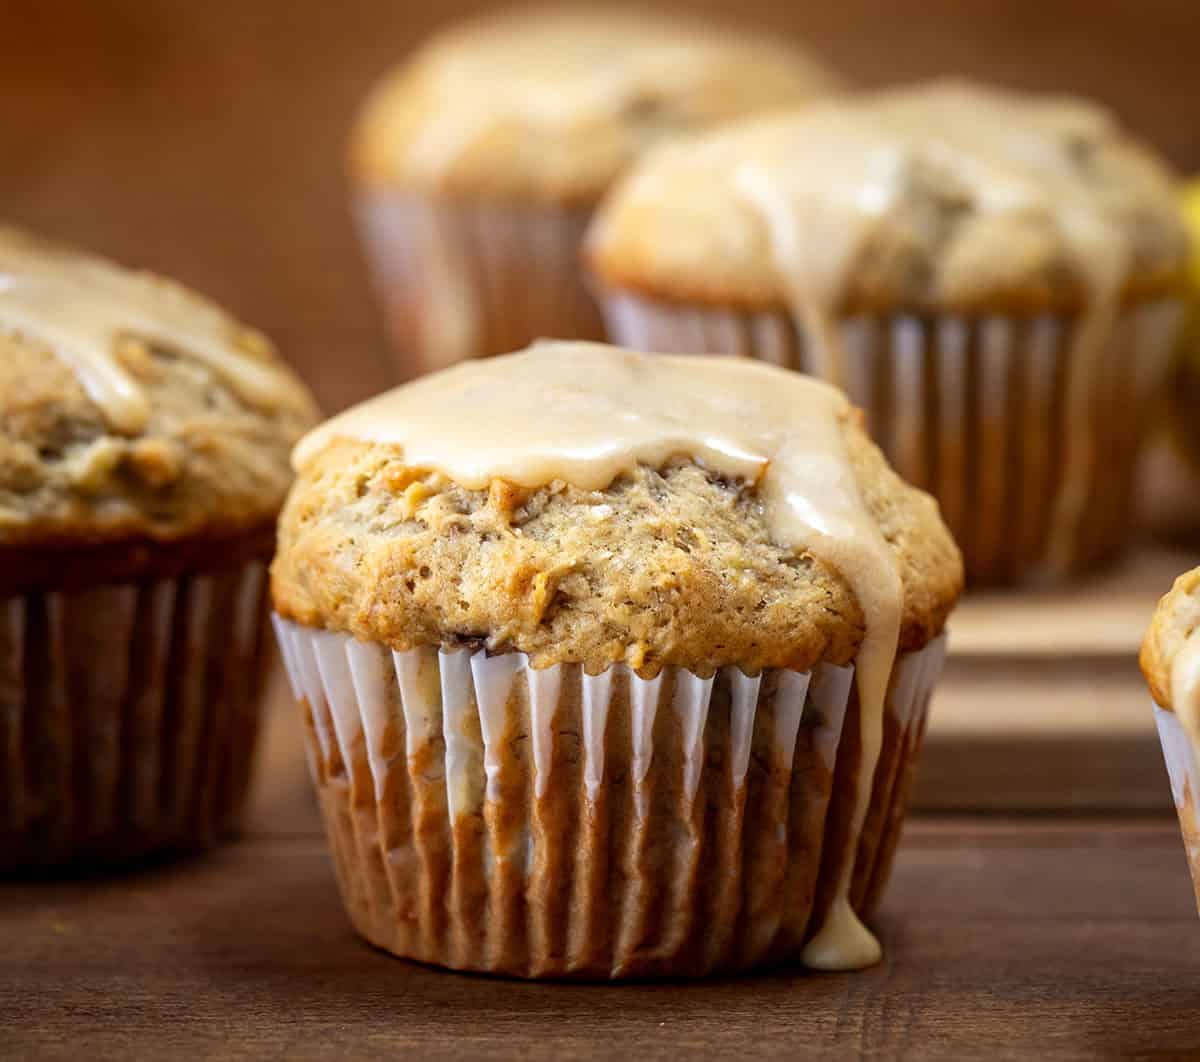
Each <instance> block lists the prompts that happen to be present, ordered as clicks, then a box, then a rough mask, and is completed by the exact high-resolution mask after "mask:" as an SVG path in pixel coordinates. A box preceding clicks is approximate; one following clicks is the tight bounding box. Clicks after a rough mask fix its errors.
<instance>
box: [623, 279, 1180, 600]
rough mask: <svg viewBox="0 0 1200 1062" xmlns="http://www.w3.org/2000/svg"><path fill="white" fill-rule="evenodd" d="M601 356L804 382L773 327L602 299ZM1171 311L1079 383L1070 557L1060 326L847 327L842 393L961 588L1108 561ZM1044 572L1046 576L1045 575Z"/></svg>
mask: <svg viewBox="0 0 1200 1062" xmlns="http://www.w3.org/2000/svg"><path fill="white" fill-rule="evenodd" d="M601 305H602V308H603V311H604V316H605V321H606V324H607V326H608V330H609V334H610V335H611V337H612V339H613V341H614V342H616V343H619V344H621V345H623V346H628V347H633V348H636V349H640V350H652V351H662V352H685V353H714V354H739V355H744V356H750V357H756V358H761V359H763V360H765V361H769V362H773V363H775V364H778V365H783V366H785V367H787V368H793V369H798V370H800V371H802V372H816V371H817V366H816V360H815V358H814V356H813V352H812V350H811V349H810V346H809V344H808V343H807V342H806V340H805V337H804V332H803V329H801V328H798V327H797V326H796V324H795V323H794V322H793V321H792V319H791V318H790V317H789V316H788V315H786V314H783V313H777V312H762V313H742V312H737V311H728V310H720V309H710V308H705V307H697V306H692V305H689V304H675V303H666V302H660V301H656V300H653V299H648V298H644V297H642V296H640V295H636V294H632V293H629V292H623V291H616V290H612V291H607V292H601ZM1182 311H1183V307H1182V305H1181V303H1180V301H1179V300H1178V299H1159V300H1156V301H1153V302H1146V303H1143V304H1141V305H1137V306H1132V307H1130V308H1128V309H1127V310H1125V311H1124V312H1123V313H1122V315H1121V316H1120V318H1119V319H1118V321H1117V323H1116V326H1115V327H1114V329H1113V334H1112V338H1111V341H1110V343H1109V344H1108V345H1107V347H1106V348H1105V350H1104V351H1102V352H1100V355H1099V356H1098V357H1097V358H1096V369H1095V371H1094V372H1093V373H1092V374H1091V375H1090V378H1089V382H1090V384H1091V386H1092V388H1093V394H1092V397H1091V407H1092V411H1093V412H1092V417H1091V423H1090V426H1089V430H1090V431H1091V446H1090V450H1091V454H1092V461H1091V467H1090V469H1089V470H1088V475H1087V479H1086V482H1087V484H1088V485H1089V493H1088V497H1087V501H1086V505H1085V507H1084V511H1083V513H1082V517H1081V519H1080V520H1079V521H1078V532H1077V534H1076V535H1075V536H1074V538H1075V540H1074V541H1073V542H1066V543H1055V542H1052V541H1051V537H1052V529H1053V517H1054V513H1055V510H1056V507H1057V504H1058V502H1059V501H1060V498H1061V489H1062V488H1063V486H1064V473H1063V466H1064V462H1065V460H1066V454H1067V446H1068V433H1069V432H1070V431H1073V430H1075V427H1076V426H1075V425H1073V424H1072V423H1071V417H1070V410H1069V403H1068V402H1067V401H1066V397H1065V388H1066V382H1067V378H1068V373H1067V361H1068V360H1069V359H1068V355H1069V352H1070V350H1071V342H1070V341H1071V338H1072V334H1073V331H1074V329H1075V327H1076V325H1077V323H1078V322H1077V319H1076V318H1072V317H1063V316H1055V315H1049V314H1043V315H1040V316H1035V317H1027V318H1016V317H1006V316H987V317H954V316H941V317H916V316H911V315H905V314H901V315H897V316H880V317H873V316H860V317H849V318H846V319H845V320H843V321H842V322H841V324H840V328H841V341H842V345H843V349H844V351H845V355H846V364H845V372H846V390H847V391H848V393H849V394H850V397H851V399H852V400H853V401H854V403H855V404H856V405H859V406H861V407H862V408H863V409H864V410H866V413H867V426H868V429H869V430H870V433H871V435H872V437H873V438H874V439H875V441H876V442H877V443H878V444H879V446H880V448H881V449H882V450H883V451H884V453H885V454H886V455H887V457H888V459H889V461H890V462H891V463H892V465H893V466H894V467H895V469H896V471H897V472H898V473H899V474H900V475H901V476H902V477H903V478H904V479H906V480H908V482H910V483H912V484H914V485H915V486H918V487H921V488H923V489H924V490H927V491H929V492H930V493H932V494H933V495H934V496H935V497H936V498H937V499H938V502H939V503H940V505H941V509H942V516H943V518H944V519H945V521H946V523H947V525H948V526H949V527H950V530H951V532H952V533H953V534H954V537H955V539H956V540H957V541H958V544H959V546H960V547H961V549H962V551H963V557H964V561H965V563H966V568H967V576H968V579H969V580H970V581H971V582H972V583H975V584H983V583H1006V582H1014V581H1019V580H1022V579H1026V578H1029V577H1031V576H1040V577H1050V578H1056V577H1062V576H1064V575H1067V574H1070V573H1072V572H1075V571H1079V570H1083V569H1086V568H1090V567H1093V566H1094V565H1096V564H1098V563H1100V562H1102V561H1104V560H1106V559H1109V558H1110V557H1112V556H1113V555H1114V554H1115V553H1117V552H1118V551H1119V549H1120V548H1121V546H1122V545H1123V544H1124V541H1125V539H1126V536H1127V532H1128V530H1129V528H1130V526H1131V523H1132V517H1133V509H1134V506H1133V499H1132V497H1131V493H1132V488H1133V481H1134V468H1135V461H1136V457H1137V454H1138V450H1139V447H1140V445H1141V442H1142V439H1143V436H1144V434H1145V427H1146V421H1147V416H1148V413H1149V411H1150V408H1151V406H1152V404H1153V400H1154V398H1155V397H1156V395H1157V392H1158V388H1159V387H1160V385H1161V383H1162V381H1163V378H1164V374H1165V372H1166V370H1167V368H1168V365H1169V361H1170V357H1171V351H1172V347H1173V345H1174V340H1175V336H1176V334H1177V332H1178V328H1179V325H1180V322H1181V320H1182ZM1052 562H1053V568H1052V567H1051V564H1052Z"/></svg>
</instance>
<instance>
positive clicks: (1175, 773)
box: [1154, 707, 1200, 910]
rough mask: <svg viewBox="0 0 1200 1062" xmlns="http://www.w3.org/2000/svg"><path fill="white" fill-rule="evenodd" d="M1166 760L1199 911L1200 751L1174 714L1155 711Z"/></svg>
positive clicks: (1160, 710) (1157, 709)
mask: <svg viewBox="0 0 1200 1062" xmlns="http://www.w3.org/2000/svg"><path fill="white" fill-rule="evenodd" d="M1154 721H1155V722H1156V723H1157V724H1158V737H1159V740H1160V741H1161V742H1162V749H1163V758H1164V759H1165V760H1166V761H1167V774H1168V775H1169V776H1170V779H1171V796H1172V797H1173V798H1174V800H1175V810H1176V811H1178V812H1179V828H1180V831H1181V832H1182V833H1183V846H1184V848H1185V849H1186V851H1187V858H1188V867H1189V868H1190V869H1191V872H1192V883H1193V885H1194V886H1195V888H1196V906H1197V909H1198V910H1200V749H1197V747H1196V745H1195V744H1194V743H1193V742H1192V740H1191V738H1189V737H1188V734H1187V731H1185V730H1184V729H1183V726H1182V725H1181V724H1180V722H1179V717H1178V716H1177V715H1176V714H1175V713H1174V712H1168V711H1166V710H1164V709H1162V708H1158V707H1156V708H1155V709H1154Z"/></svg>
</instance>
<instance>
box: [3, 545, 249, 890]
mask: <svg viewBox="0 0 1200 1062" xmlns="http://www.w3.org/2000/svg"><path fill="white" fill-rule="evenodd" d="M231 551H232V552H233V553H234V554H236V553H237V549H236V547H231ZM219 556H220V555H219V554H215V555H214V554H213V552H212V551H211V550H210V560H209V563H208V566H207V568H201V569H199V570H195V571H191V572H188V573H182V574H176V575H173V576H170V577H159V578H147V579H144V580H141V581H130V582H116V583H107V584H103V585H93V586H90V587H78V586H74V587H72V588H70V589H63V590H52V591H34V590H27V591H25V592H22V593H15V594H11V595H10V596H7V597H4V598H0V871H3V872H12V871H17V870H20V871H28V870H33V869H37V868H49V867H61V866H65V865H75V866H81V865H87V866H102V865H112V864H119V863H123V862H127V861H130V860H135V859H139V858H142V857H144V856H148V855H150V854H153V853H158V852H162V851H167V850H178V849H194V848H199V847H203V846H206V845H208V844H211V843H212V842H213V841H215V840H216V839H218V838H219V837H220V836H222V835H223V834H225V833H227V832H228V831H230V830H231V829H232V828H233V827H234V826H235V825H236V823H237V820H238V816H239V814H240V812H241V809H242V806H243V804H244V801H245V795H246V792H247V788H248V785H249V779H250V774H251V766H252V760H253V752H254V747H255V739H256V736H257V731H258V703H257V702H258V700H259V695H260V693H261V688H262V685H263V682H264V679H265V675H266V670H267V663H268V661H269V653H268V649H267V644H268V640H267V638H266V636H265V634H266V559H265V558H264V557H261V556H260V557H258V558H256V559H252V560H242V561H239V562H237V563H234V564H233V565H232V566H231V565H230V561H229V559H225V560H224V561H221V560H218V559H217V558H218V557H219Z"/></svg>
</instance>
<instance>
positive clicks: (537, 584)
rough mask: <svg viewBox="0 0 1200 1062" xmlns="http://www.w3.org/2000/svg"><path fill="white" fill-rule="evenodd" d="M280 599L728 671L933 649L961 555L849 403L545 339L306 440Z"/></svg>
mask: <svg viewBox="0 0 1200 1062" xmlns="http://www.w3.org/2000/svg"><path fill="white" fill-rule="evenodd" d="M293 459H294V463H295V466H296V471H297V474H298V478H297V482H296V484H295V486H294V487H293V489H292V492H291V494H290V496H289V499H288V502H287V504H286V505H285V507H284V512H283V515H282V518H281V525H280V545H279V552H278V554H277V556H276V560H275V563H274V566H273V570H272V588H273V595H274V601H275V606H276V609H277V610H278V611H279V612H280V613H281V614H282V615H284V616H285V617H287V618H290V619H293V620H295V621H297V622H299V623H303V624H306V625H309V626H315V627H324V628H328V629H333V630H339V631H345V632H349V633H351V634H353V635H355V636H356V637H358V638H360V639H363V640H368V641H376V642H384V643H386V644H388V645H390V646H392V647H393V648H395V649H408V648H411V647H413V646H416V645H423V644H424V645H438V646H443V647H448V648H449V647H456V646H462V645H474V646H479V647H484V648H487V649H488V650H491V651H496V652H500V651H505V650H520V651H523V652H525V653H528V654H529V655H530V657H531V660H532V662H533V664H534V666H537V667H543V666H549V665H552V664H556V663H561V662H579V663H582V664H584V665H585V667H586V668H587V669H588V670H589V671H590V672H598V671H600V670H602V669H603V668H605V667H607V666H609V665H610V664H612V663H614V662H619V661H624V662H626V663H628V664H629V665H631V666H632V667H633V668H635V669H636V670H637V671H638V672H639V673H640V674H643V675H646V676H649V675H653V674H655V673H657V672H658V671H659V670H660V669H661V668H662V667H663V666H667V665H673V666H679V667H685V668H688V669H690V670H693V671H695V672H697V673H700V674H711V673H712V672H713V670H714V669H715V668H716V667H719V666H723V665H727V664H736V665H738V666H740V667H742V668H743V669H744V670H746V671H748V672H754V671H758V670H759V669H761V668H764V667H788V668H793V669H797V670H805V669H808V668H809V667H811V666H812V665H814V664H815V663H817V662H819V661H830V662H833V663H839V664H844V663H847V662H849V661H850V660H851V659H857V661H858V664H859V670H860V674H861V673H862V671H863V659H864V655H865V654H866V653H867V650H868V648H870V647H871V646H874V647H876V649H878V647H879V646H880V645H882V646H883V649H882V650H879V651H878V653H877V656H883V657H886V658H887V664H888V666H889V667H890V661H891V655H892V654H894V653H895V651H896V650H897V648H913V649H915V648H920V647H922V646H924V645H925V644H926V643H927V642H929V641H930V640H931V639H932V638H933V637H934V636H936V635H937V633H938V632H939V631H940V630H941V629H942V626H943V624H944V622H945V619H946V616H947V614H948V612H949V610H950V609H951V607H952V606H953V604H954V602H955V601H956V599H957V597H958V594H959V591H960V588H961V582H962V566H961V560H960V557H959V554H958V551H957V549H956V547H955V546H954V543H953V541H952V540H951V538H950V535H949V533H948V532H947V530H946V528H945V526H944V525H943V524H942V522H941V519H940V518H939V516H938V512H937V506H936V503H935V502H934V501H933V500H932V499H931V498H930V497H928V496H927V495H925V494H924V493H922V492H920V491H918V490H915V489H913V488H911V487H909V486H907V485H906V484H904V483H903V482H902V481H901V480H900V479H899V478H898V477H897V476H896V475H895V474H894V473H893V472H892V471H891V469H890V468H889V467H888V466H887V464H886V463H885V461H884V459H883V457H882V456H881V454H880V452H879V450H878V449H877V448H876V447H875V446H874V445H873V444H872V443H871V442H870V441H869V440H868V439H867V436H866V435H865V434H864V432H863V429H862V426H861V418H860V416H859V414H858V413H857V412H856V411H855V410H854V409H853V408H852V407H851V406H850V405H849V404H848V402H847V401H846V399H845V398H844V396H843V395H842V394H841V392H839V391H837V390H835V389H834V388H832V387H829V386H828V385H825V384H822V383H820V382H818V381H816V380H814V379H812V378H809V377H803V376H800V375H798V374H795V373H790V372H787V371H785V370H782V369H778V368H774V367H771V366H768V365H765V364H762V363H758V362H753V361H749V360H745V359H734V358H718V357H711V356H701V357H686V356H667V355H645V354H635V353H632V352H628V351H621V350H618V349H617V348H613V347H606V346H603V345H600V344H588V343H542V344H537V345H535V346H534V347H531V348H530V349H529V350H527V351H524V352H520V353H517V354H511V355H505V356H502V357H499V358H493V359H488V360H485V361H472V362H466V363H463V364H461V365H458V366H455V367H454V368H451V369H448V370H446V371H444V372H442V373H438V374H436V375H434V376H428V377H425V378H424V379H421V380H418V381H416V382H415V383H411V384H408V385H406V386H404V387H401V388H398V389H396V390H394V391H391V392H388V393H387V394H385V395H382V396H380V397H379V398H376V399H373V400H372V401H370V402H367V403H365V404H364V405H362V406H359V407H357V408H355V409H353V410H351V411H349V412H348V413H345V414H342V415H341V416H340V417H336V418H334V419H333V420H332V421H329V422H328V423H326V424H325V425H323V426H322V427H321V428H318V429H317V430H316V431H315V432H313V433H312V434H310V435H308V436H307V437H306V438H305V439H304V440H303V441H302V442H301V443H300V445H299V446H298V447H297V449H296V451H295V454H294V458H293Z"/></svg>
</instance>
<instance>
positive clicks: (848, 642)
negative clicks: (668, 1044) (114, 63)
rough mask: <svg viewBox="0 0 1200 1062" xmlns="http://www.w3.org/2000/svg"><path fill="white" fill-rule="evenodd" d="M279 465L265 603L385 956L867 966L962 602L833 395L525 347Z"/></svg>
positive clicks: (442, 381)
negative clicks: (288, 467) (290, 476)
mask: <svg viewBox="0 0 1200 1062" xmlns="http://www.w3.org/2000/svg"><path fill="white" fill-rule="evenodd" d="M294 463H295V468H296V471H297V476H298V478H297V482H296V485H295V486H294V487H293V489H292V492H291V494H290V496H289V499H288V502H287V504H286V505H285V507H284V513H283V516H282V518H281V523H280V550H279V553H278V555H277V557H276V560H275V562H274V564H273V567H272V582H271V586H272V595H273V601H274V605H275V609H276V611H277V613H278V616H279V620H278V626H279V635H280V641H281V643H282V645H283V648H284V655H285V658H286V659H287V661H288V665H289V669H290V672H291V675H292V679H293V683H294V686H295V690H296V694H297V697H298V698H299V699H300V700H301V702H302V705H303V712H304V716H305V718H306V720H307V731H308V734H309V747H310V751H311V762H312V768H313V773H314V777H315V779H316V784H317V789H318V791H319V793H320V799H321V804H322V808H323V811H324V818H325V825H326V829H327V832H328V835H329V839H330V842H331V845H332V848H333V853H334V857H335V862H336V866H337V871H338V877H339V880H340V883H341V890H342V896H343V899H344V901H345V905H346V907H347V909H348V911H349V914H350V917H351V919H352V920H353V922H354V925H355V926H356V927H357V929H358V931H359V932H360V933H361V934H362V935H363V936H365V937H366V938H367V939H368V940H369V941H371V943H373V944H375V945H376V946H378V947H381V948H384V949H386V950H388V951H391V952H393V953H395V954H397V955H401V956H406V957H410V958H414V959H419V960H422V961H424V962H430V963H436V964H439V965H443V966H449V967H453V968H456V969H465V970H478V971H487V972H494V973H504V974H511V975H518V976H525V977H551V976H552V977H568V976H571V977H587V978H623V977H657V976H690V975H699V974H704V973H709V972H711V971H713V970H718V969H738V968H744V967H748V966H753V965H755V964H759V963H763V962H767V961H777V960H795V959H798V960H801V961H803V962H804V963H806V964H807V965H809V966H811V967H815V968H819V969H848V968H856V967H860V966H866V965H870V964H871V963H873V962H875V961H877V960H878V958H879V955H880V951H879V946H878V944H877V942H876V940H875V938H874V937H873V936H872V935H871V933H870V932H869V931H868V930H867V929H866V928H865V927H864V925H863V922H862V919H865V918H869V917H870V915H871V913H872V911H873V910H874V908H875V905H876V903H877V901H878V899H879V895H880V891H881V889H882V888H883V885H884V882H885V881H886V879H887V876H888V872H889V870H890V866H891V862H892V855H893V852H894V850H895V846H896V842H897V839H898V835H899V829H900V822H901V819H902V816H903V813H904V810H905V805H906V802H907V798H908V792H909V787H910V784H911V781H912V772H913V764H914V760H915V757H916V754H917V751H918V749H919V747H920V744H921V739H922V735H923V732H924V721H925V712H926V707H927V705H928V701H929V697H930V693H931V689H932V686H933V683H934V681H935V679H936V677H937V675H938V672H939V670H940V666H941V660H942V653H943V646H944V634H943V631H944V626H945V622H946V617H947V614H948V612H949V611H950V609H951V608H952V606H953V605H954V603H955V601H956V599H957V597H958V594H959V590H960V584H961V581H962V569H961V559H960V557H959V555H958V552H957V550H956V548H955V546H954V543H953V541H952V539H951V538H950V535H949V533H948V532H947V531H946V528H945V527H944V526H943V525H942V523H941V521H940V520H939V518H938V515H937V508H936V505H935V503H934V502H933V500H932V499H931V498H929V496H928V495H926V494H923V493H921V492H920V491H917V490H914V489H912V488H910V487H908V486H906V485H905V484H904V483H903V482H901V480H900V479H899V478H898V477H897V476H896V475H895V474H894V473H893V472H892V471H891V470H890V469H889V468H888V466H887V465H886V463H885V462H884V460H883V458H882V456H881V455H880V453H879V451H878V450H877V449H876V448H875V447H874V446H873V445H872V444H871V443H870V442H869V441H868V439H867V437H866V436H865V434H864V433H863V431H862V429H861V427H860V424H859V418H858V415H857V413H856V412H855V411H854V410H853V409H852V408H851V407H850V405H849V404H848V403H847V401H846V399H845V397H844V396H843V395H842V394H841V393H840V392H838V391H836V390H835V389H834V388H832V387H830V386H828V385H827V384H824V383H822V382H820V381H817V380H813V379H811V378H807V377H804V376H801V375H799V374H797V373H791V372H787V371H784V370H781V369H778V368H774V367H771V366H767V365H761V364H756V363H754V362H750V361H746V360H744V359H732V358H710V357H699V358H697V357H684V356H659V355H642V354H634V353H630V352H626V351H621V350H618V349H616V348H612V347H605V346H602V345H599V344H589V343H562V342H557V343H545V344H539V345H536V346H534V347H532V348H530V349H529V350H527V351H524V352H520V353H517V354H511V355H508V356H504V357H498V358H493V359H488V360H482V361H469V362H464V363H462V364H460V365H458V366H456V367H454V368H451V369H448V370H445V371H443V372H441V373H438V374H436V375H433V376H429V377H426V378H424V379H422V380H420V381H417V382H416V383H413V384H409V385H407V386H405V387H401V388H399V389H397V390H395V391H391V392H389V393H387V394H385V395H383V396H381V397H379V398H377V399H374V400H372V401H370V402H368V403H366V404H364V405H362V406H360V407H357V408H356V409H354V410H351V411H350V412H348V413H345V414H343V415H341V416H340V417H337V418H335V419H333V420H332V421H330V422H329V423H327V424H326V425H324V426H323V427H321V428H319V429H317V431H316V432H314V433H313V434H310V435H309V436H307V437H306V438H305V439H304V440H303V441H302V442H301V444H300V446H299V447H298V448H297V450H296V452H295V454H294Z"/></svg>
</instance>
